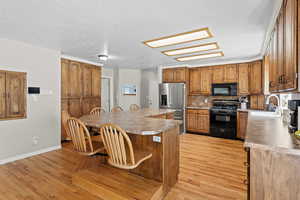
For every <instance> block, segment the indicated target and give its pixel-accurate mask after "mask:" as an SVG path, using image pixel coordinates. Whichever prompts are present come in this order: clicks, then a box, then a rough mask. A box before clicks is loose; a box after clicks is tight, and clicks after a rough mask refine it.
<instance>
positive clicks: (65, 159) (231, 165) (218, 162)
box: [0, 134, 246, 200]
mask: <svg viewBox="0 0 300 200" xmlns="http://www.w3.org/2000/svg"><path fill="white" fill-rule="evenodd" d="M180 153H181V156H180V174H179V182H178V183H177V184H176V186H175V187H174V188H173V189H172V190H171V192H170V193H169V194H168V196H167V197H166V198H165V199H166V200H227V199H237V200H244V199H245V198H246V187H245V186H244V185H243V180H244V178H245V173H246V171H245V169H244V166H243V162H244V160H245V153H244V152H243V145H242V142H240V141H232V140H224V139H219V138H212V137H207V136H200V135H190V134H186V135H183V136H181V148H180ZM99 159H101V157H99V156H97V157H92V158H88V157H85V156H80V155H78V154H76V153H74V152H71V151H70V150H68V149H67V148H63V149H62V150H57V151H53V152H50V153H45V154H42V155H38V156H34V157H31V158H27V159H24V160H20V161H16V162H13V163H9V164H6V165H2V166H0V180H1V181H0V200H43V199H45V200H48V199H49V200H50V199H51V200H53V199H56V200H57V199H59V200H70V199H72V200H86V199H89V200H101V199H99V198H97V197H95V196H93V195H91V194H89V193H88V192H86V191H84V190H81V189H80V188H78V187H76V186H74V185H72V175H73V174H74V173H75V172H77V171H78V170H81V169H85V168H88V167H95V166H97V164H98V163H99Z"/></svg>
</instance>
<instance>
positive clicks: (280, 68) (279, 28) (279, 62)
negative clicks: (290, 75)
mask: <svg viewBox="0 0 300 200" xmlns="http://www.w3.org/2000/svg"><path fill="white" fill-rule="evenodd" d="M277 31H278V35H277V37H278V39H277V41H278V46H277V48H278V52H277V53H278V57H277V73H278V77H279V78H280V79H278V80H277V82H278V90H284V85H283V82H282V78H283V75H284V71H283V69H284V15H283V12H281V14H280V16H279V18H278V23H277Z"/></svg>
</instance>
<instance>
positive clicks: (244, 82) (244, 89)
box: [238, 63, 250, 95]
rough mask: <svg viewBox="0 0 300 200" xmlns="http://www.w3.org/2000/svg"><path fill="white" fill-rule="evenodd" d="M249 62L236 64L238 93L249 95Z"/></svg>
mask: <svg viewBox="0 0 300 200" xmlns="http://www.w3.org/2000/svg"><path fill="white" fill-rule="evenodd" d="M249 69H250V65H249V63H243V64H239V65H238V94H239V95H249V94H250V91H249Z"/></svg>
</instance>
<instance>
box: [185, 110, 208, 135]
mask: <svg viewBox="0 0 300 200" xmlns="http://www.w3.org/2000/svg"><path fill="white" fill-rule="evenodd" d="M209 123H210V122H209V110H198V109H188V110H187V131H191V132H196V133H209Z"/></svg>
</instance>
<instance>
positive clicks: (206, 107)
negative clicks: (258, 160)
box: [186, 106, 211, 110]
mask: <svg viewBox="0 0 300 200" xmlns="http://www.w3.org/2000/svg"><path fill="white" fill-rule="evenodd" d="M186 108H187V109H201V110H209V109H210V108H211V106H187V107H186Z"/></svg>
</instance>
